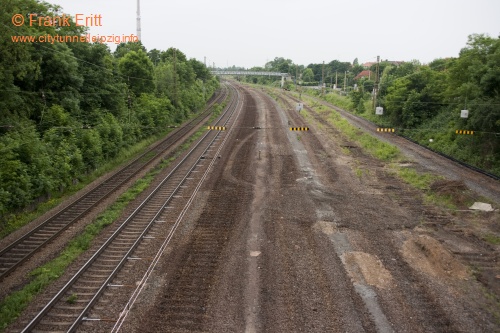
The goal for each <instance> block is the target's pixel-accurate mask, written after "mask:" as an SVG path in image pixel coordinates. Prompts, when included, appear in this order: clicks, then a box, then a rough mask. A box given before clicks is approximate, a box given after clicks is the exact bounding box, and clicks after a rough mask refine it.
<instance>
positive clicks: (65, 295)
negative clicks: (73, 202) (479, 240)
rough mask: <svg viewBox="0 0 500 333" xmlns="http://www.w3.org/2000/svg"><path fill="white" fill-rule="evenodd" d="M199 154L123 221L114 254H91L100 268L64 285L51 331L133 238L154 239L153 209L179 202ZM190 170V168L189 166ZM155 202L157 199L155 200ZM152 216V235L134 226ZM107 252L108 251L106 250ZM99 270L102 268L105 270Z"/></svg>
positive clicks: (208, 136) (69, 314) (77, 305)
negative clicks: (73, 283) (77, 280)
mask: <svg viewBox="0 0 500 333" xmlns="http://www.w3.org/2000/svg"><path fill="white" fill-rule="evenodd" d="M224 96H227V92H226V93H225V94H224ZM233 99H237V98H236V96H233ZM232 109H234V105H233V106H232ZM226 113H227V114H231V113H230V112H226ZM227 117H228V116H225V117H224V118H221V120H219V123H220V122H223V121H227V119H228V118H227ZM203 118H205V115H204V116H203V117H202V119H203ZM188 132H191V128H190V129H189V130H188ZM214 133H219V134H220V132H218V131H211V132H207V134H206V135H205V136H204V137H203V138H202V139H201V140H204V141H207V140H215V142H218V141H219V139H218V138H219V136H214V135H216V134H214ZM204 141H200V142H199V144H197V147H198V146H199V147H200V148H201V149H204V148H203V145H205V143H204ZM200 152H201V151H200ZM199 154H200V153H198V152H196V151H195V150H193V151H192V153H189V154H188V155H187V156H186V157H185V158H184V159H185V160H186V162H185V163H184V164H182V165H179V166H178V167H176V168H174V169H173V170H172V171H171V173H170V174H169V175H168V176H167V178H166V180H165V181H163V182H162V184H163V183H164V184H165V186H164V187H165V190H163V188H160V187H158V190H157V193H158V194H159V195H157V196H159V197H160V200H159V201H158V200H157V199H156V198H155V197H154V196H153V195H151V196H148V197H147V198H146V201H144V205H143V206H144V207H143V208H142V210H134V211H133V213H132V215H131V216H130V217H129V219H127V220H126V221H125V222H123V223H122V224H121V225H120V228H118V229H117V230H120V229H121V228H122V226H123V227H124V230H123V231H122V232H121V234H118V232H116V233H113V236H112V238H113V237H116V238H117V239H118V241H117V245H113V244H114V243H113V244H111V245H110V246H108V248H111V254H110V253H107V254H105V256H107V257H108V258H109V259H97V255H95V257H94V256H92V258H91V259H90V261H89V265H91V262H97V267H95V266H94V267H92V268H91V269H90V272H89V271H88V272H87V273H85V274H86V276H84V277H83V280H84V281H83V283H82V282H78V283H79V286H78V285H77V286H73V287H72V286H71V284H70V283H68V284H67V285H66V286H65V288H64V289H63V291H61V292H60V293H58V296H56V297H55V298H54V299H56V298H57V299H62V303H63V305H62V306H61V305H59V306H56V307H54V308H57V307H59V310H56V311H55V314H54V312H53V313H51V315H52V316H54V317H55V318H57V319H54V320H53V322H54V323H53V324H51V321H50V320H49V321H47V320H45V322H44V323H43V324H45V325H46V326H45V328H44V329H49V330H51V329H53V328H55V327H57V325H58V324H57V323H60V324H61V327H64V325H68V323H67V321H70V320H71V319H70V318H71V317H72V316H73V315H74V314H75V312H77V311H80V310H81V309H82V305H81V304H82V303H83V307H85V305H86V304H87V303H86V302H88V300H89V299H91V298H92V293H93V292H94V291H93V289H94V286H95V285H96V284H97V283H98V281H99V280H100V279H102V278H103V276H104V275H105V274H108V273H104V271H106V270H108V269H109V267H110V264H113V262H114V261H116V257H117V255H118V253H120V252H123V251H125V252H124V253H126V252H127V250H126V248H125V246H126V244H131V243H130V242H132V243H133V242H134V241H133V239H134V237H137V236H138V235H139V239H142V238H144V239H146V241H147V240H148V239H150V238H154V235H155V229H158V228H159V227H158V226H157V225H156V224H158V225H161V223H162V221H161V220H159V221H156V220H155V219H154V218H153V217H154V212H153V211H152V210H154V209H156V207H161V208H162V209H163V208H165V207H162V205H164V204H162V202H163V201H165V200H167V202H168V203H170V201H176V198H177V197H179V195H178V194H179V192H182V191H183V190H184V188H185V187H187V184H186V183H188V182H189V181H190V180H191V178H186V177H184V178H185V179H182V176H177V174H178V173H179V172H182V170H183V168H184V165H185V164H188V163H193V162H189V159H193V158H195V159H199V158H200V156H197V155H199ZM201 158H203V157H201ZM191 168H192V169H195V168H196V169H197V170H191V171H185V172H184V173H188V172H190V173H192V174H193V175H194V174H195V173H196V172H201V171H200V170H203V169H202V166H200V165H197V164H195V165H194V166H192V167H191ZM198 168H199V170H198ZM187 170H189V168H188V169H187ZM179 177H180V178H179ZM176 182H181V184H180V185H175V183H176ZM171 183H172V184H173V185H172V184H171ZM172 186H173V187H172ZM174 188H175V190H174ZM167 197H168V199H167ZM143 200H144V199H143ZM181 200H182V199H178V200H177V201H181ZM156 201H158V202H156ZM148 205H149V206H148ZM165 205H166V204H165ZM169 208H170V207H169ZM160 210H161V209H160ZM165 212H166V211H165ZM151 214H153V215H151ZM160 215H161V213H158V216H160ZM150 217H151V218H152V219H153V222H151V223H149V224H148V227H147V228H149V229H151V230H152V231H150V232H151V233H152V234H153V236H149V235H147V234H146V233H147V232H146V231H145V234H144V235H141V231H140V230H139V229H138V228H142V227H140V226H135V227H134V224H138V225H140V224H144V223H148V222H147V220H148V219H149V218H150ZM134 219H135V220H134ZM129 220H130V221H129ZM128 225H131V227H129V226H128ZM127 228H128V229H127ZM111 229H113V230H114V229H115V227H112V228H111ZM146 230H147V229H146ZM108 237H109V235H108ZM136 243H137V244H134V247H138V245H139V247H140V246H143V247H144V245H143V244H139V240H138V241H137V242H136ZM124 248H125V250H124ZM104 251H108V250H106V249H105V250H104ZM99 252H100V250H99V251H98V253H99ZM108 252H109V251H108ZM104 253H105V252H104ZM131 253H132V252H130V254H128V255H131ZM129 259H130V258H129ZM131 260H134V258H132V259H131ZM126 261H127V256H125V259H124V260H123V262H126ZM120 265H121V263H120ZM74 269H75V271H73V272H72V273H71V275H74V277H75V278H76V276H78V275H79V274H80V271H79V272H78V273H76V274H75V272H76V270H78V267H77V266H76V267H75V268H74ZM100 271H102V273H101V272H100ZM113 275H116V273H115V272H113V274H112V275H111V277H110V282H111V281H113V280H111V278H112V276H113ZM81 280H82V279H80V281H81ZM72 281H73V280H72ZM71 288H72V289H71ZM65 301H66V302H67V304H66V305H67V306H65V305H64V302H65ZM73 303H75V304H73ZM37 304H40V303H37ZM71 306H72V307H71ZM36 307H37V305H36V304H35V305H33V308H36ZM90 307H91V304H90V305H89V308H90ZM50 308H52V306H50V307H47V309H50ZM87 314H88V310H85V311H84V312H83V315H87ZM64 316H67V317H68V319H67V320H61V317H64ZM24 318H29V314H27V315H25V317H24ZM37 318H38V317H37ZM40 318H41V317H40ZM24 320H26V319H24ZM28 320H30V319H28ZM39 322H40V321H39V320H36V321H35V320H34V321H33V323H34V325H36V324H37V323H39ZM43 324H42V325H43ZM21 325H22V324H21ZM34 325H33V326H34ZM51 325H52V326H51ZM69 325H71V322H69ZM69 325H68V327H69ZM51 327H52V328H51ZM27 329H28V330H31V329H32V327H31V326H30V327H29V328H27Z"/></svg>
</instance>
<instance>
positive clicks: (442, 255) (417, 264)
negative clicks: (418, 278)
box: [402, 235, 469, 279]
mask: <svg viewBox="0 0 500 333" xmlns="http://www.w3.org/2000/svg"><path fill="white" fill-rule="evenodd" d="M402 253H403V256H404V258H405V260H406V261H407V262H408V263H409V264H410V266H412V267H413V268H414V269H415V270H417V271H422V272H424V273H426V274H428V275H432V276H434V277H438V278H455V279H467V277H468V276H469V273H468V272H467V268H466V267H465V266H464V265H463V264H462V263H460V262H459V261H458V260H456V259H455V258H454V257H453V255H452V254H451V253H450V251H448V250H447V249H446V248H444V247H443V245H441V243H440V242H438V241H437V240H436V239H434V238H432V237H429V236H427V235H420V236H413V237H411V238H410V239H408V240H407V241H405V242H404V244H403V247H402Z"/></svg>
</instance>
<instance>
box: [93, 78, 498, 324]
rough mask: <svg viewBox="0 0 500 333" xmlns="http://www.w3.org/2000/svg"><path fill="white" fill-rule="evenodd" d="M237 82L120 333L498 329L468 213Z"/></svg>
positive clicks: (482, 250)
mask: <svg viewBox="0 0 500 333" xmlns="http://www.w3.org/2000/svg"><path fill="white" fill-rule="evenodd" d="M241 89H242V91H243V93H242V95H243V98H244V100H243V103H244V104H243V113H242V115H241V116H240V120H239V124H238V125H236V126H238V127H239V128H238V130H237V131H235V132H234V134H233V135H232V137H231V138H230V139H231V140H230V142H229V143H228V145H226V147H225V150H224V151H223V152H222V155H221V158H220V160H219V161H218V162H217V164H216V167H215V168H214V170H213V171H212V173H211V175H210V179H209V181H208V182H206V183H205V185H204V187H203V189H202V191H201V192H200V194H199V196H198V200H197V201H196V202H195V205H194V206H193V207H192V209H191V210H190V212H189V215H188V216H186V218H185V220H184V222H183V224H182V226H181V227H180V228H181V229H180V231H181V232H180V233H179V234H178V235H177V237H176V239H175V241H174V243H173V244H172V247H171V248H170V249H169V250H168V251H167V252H166V253H165V255H164V257H163V260H162V262H161V264H160V265H158V266H157V268H156V270H155V272H154V274H153V275H152V276H151V280H150V283H149V285H148V287H147V289H146V290H145V292H144V293H143V294H142V296H141V297H140V299H139V300H138V302H137V303H136V304H135V306H134V308H133V309H132V311H131V312H130V315H129V317H128V319H127V322H126V323H125V326H124V327H123V330H122V331H123V332H273V333H274V332H412V333H413V332H494V331H499V330H500V326H499V323H498V321H496V319H495V314H497V313H498V311H499V309H498V305H497V303H496V302H494V301H492V300H491V299H494V298H495V297H498V296H499V293H498V292H496V291H495V290H496V289H495V288H496V286H497V285H498V279H496V278H494V277H495V276H497V275H499V274H500V272H499V271H498V265H497V262H496V258H497V252H498V249H497V248H495V247H493V246H489V245H487V244H486V243H485V242H483V241H481V240H480V239H478V238H477V237H474V236H471V233H468V230H469V229H467V223H466V222H467V221H466V219H467V214H468V213H465V212H464V215H462V214H458V213H457V214H455V213H454V214H451V213H450V212H447V211H443V210H442V209H439V208H436V207H434V206H433V205H430V204H425V203H424V202H423V200H422V194H421V193H420V192H419V191H416V190H414V189H412V188H410V187H409V186H407V185H406V184H404V183H402V182H401V181H400V180H398V179H397V178H396V177H395V176H394V175H392V174H391V172H390V170H389V169H388V168H387V167H386V166H385V165H384V164H383V163H381V162H380V161H377V160H375V159H373V158H372V157H370V156H368V155H366V154H364V153H363V152H361V151H360V149H359V148H356V145H355V144H354V143H352V142H349V141H347V140H346V139H345V138H343V136H342V135H341V134H340V133H339V132H338V131H336V130H335V129H334V128H331V127H326V126H324V123H322V121H324V119H323V118H321V115H316V116H315V117H313V119H311V120H310V122H309V123H306V122H305V120H304V118H303V117H302V116H300V115H298V114H297V113H296V112H295V111H294V107H292V106H293V103H294V102H293V101H292V100H290V99H289V98H288V97H286V96H284V97H283V99H282V100H281V102H280V104H278V103H277V102H276V101H274V100H272V99H271V98H270V97H269V96H267V95H266V94H264V93H263V91H262V90H261V89H257V88H241ZM321 124H323V125H321ZM289 126H294V127H301V126H310V127H311V131H309V132H290V131H289V130H288V127H289ZM254 127H260V128H261V129H255V128H254ZM357 170H362V172H361V173H359V172H356V171H357ZM483 218H484V216H482V215H481V217H480V218H479V219H475V220H474V221H480V220H481V219H483ZM497 218H498V212H494V213H493V214H491V215H490V216H487V217H486V219H487V220H488V221H490V222H491V221H494V219H497ZM497 221H498V220H497ZM481 259H482V261H481ZM474 267H476V269H479V270H476V271H474ZM492 277H493V279H492ZM481 278H483V280H481ZM488 295H490V296H492V297H491V298H488V297H487V296H488ZM94 331H97V330H94ZM103 331H104V330H103Z"/></svg>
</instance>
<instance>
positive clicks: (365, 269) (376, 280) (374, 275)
mask: <svg viewBox="0 0 500 333" xmlns="http://www.w3.org/2000/svg"><path fill="white" fill-rule="evenodd" d="M341 259H342V261H343V262H344V265H345V267H346V269H347V272H348V273H349V275H350V276H351V278H352V279H353V280H354V282H355V283H359V284H364V283H363V282H365V283H366V284H369V285H371V286H375V287H377V288H380V289H385V288H387V287H389V286H390V285H391V284H392V283H393V278H392V275H391V273H390V272H389V271H388V270H387V269H386V268H385V267H384V265H383V264H382V262H381V261H380V259H378V258H377V257H375V256H373V255H371V254H369V253H365V252H358V251H354V252H346V253H344V254H343V255H342V258H341ZM360 274H361V276H362V278H363V279H364V281H363V279H361V276H360Z"/></svg>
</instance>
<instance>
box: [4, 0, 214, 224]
mask: <svg viewBox="0 0 500 333" xmlns="http://www.w3.org/2000/svg"><path fill="white" fill-rule="evenodd" d="M0 2H1V4H2V12H1V13H0V17H1V20H0V22H1V23H2V25H3V26H2V28H1V29H0V68H1V71H0V154H1V158H0V217H2V216H4V217H5V216H6V215H7V214H8V213H10V212H13V211H16V210H19V209H22V208H23V207H26V206H27V205H30V204H32V203H33V202H34V201H36V200H38V199H40V198H47V197H49V196H50V195H51V194H53V193H55V192H60V191H64V189H66V188H67V187H68V186H70V185H71V184H73V183H75V182H78V181H79V179H81V178H82V177H83V176H85V175H87V174H89V173H91V172H92V171H93V170H95V169H96V168H98V167H100V166H102V165H103V164H105V163H106V162H108V161H110V160H111V159H113V158H114V157H116V156H117V155H118V154H119V153H120V152H121V151H123V150H124V149H127V147H130V146H131V145H134V144H136V143H137V142H138V141H140V140H143V139H147V138H150V137H152V136H154V135H158V134H161V133H164V132H165V131H166V128H167V127H168V126H172V125H176V124H180V123H181V122H182V121H184V120H185V119H187V118H188V117H189V116H190V115H192V114H193V113H195V112H197V111H198V110H200V109H201V108H202V107H203V106H204V105H205V103H206V101H207V100H208V99H209V98H210V97H211V96H212V94H213V93H214V92H215V90H216V89H217V88H218V86H219V82H218V81H217V79H216V78H215V77H213V76H212V75H211V73H210V71H209V70H208V69H207V68H206V67H205V65H204V64H203V63H201V62H199V61H198V60H196V59H188V58H187V57H186V55H185V54H184V53H182V52H181V51H179V50H177V49H175V48H170V49H168V50H166V51H160V50H157V49H153V50H149V51H148V50H147V49H146V48H145V47H144V46H143V45H142V44H141V43H140V42H138V43H132V42H131V43H127V44H124V43H122V44H120V45H118V46H117V48H116V50H115V51H114V52H111V50H110V49H109V47H108V46H106V45H105V44H101V43H58V42H56V43H54V44H50V43H36V42H35V43H14V42H12V40H11V36H12V35H32V36H40V35H44V34H51V35H57V34H59V35H75V36H76V35H83V34H85V33H86V30H85V27H76V26H75V25H74V23H72V24H71V25H70V26H32V27H30V26H29V25H26V24H25V25H24V26H21V27H14V26H12V25H9V24H6V23H10V22H11V19H12V16H13V15H14V14H16V13H37V14H38V15H39V16H55V15H58V14H59V15H61V8H60V7H59V6H56V5H51V4H48V3H46V2H41V1H39V0H1V1H0Z"/></svg>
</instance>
